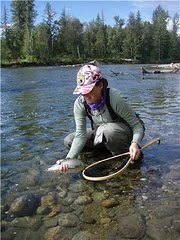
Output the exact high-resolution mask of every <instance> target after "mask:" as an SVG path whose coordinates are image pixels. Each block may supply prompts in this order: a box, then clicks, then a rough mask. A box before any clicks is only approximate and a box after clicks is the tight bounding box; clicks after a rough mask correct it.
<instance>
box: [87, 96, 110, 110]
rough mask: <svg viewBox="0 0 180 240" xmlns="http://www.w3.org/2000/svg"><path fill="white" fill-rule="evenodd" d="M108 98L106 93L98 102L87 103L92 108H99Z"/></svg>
mask: <svg viewBox="0 0 180 240" xmlns="http://www.w3.org/2000/svg"><path fill="white" fill-rule="evenodd" d="M105 100H106V94H103V95H102V96H101V98H100V100H99V102H97V103H87V102H86V104H87V105H88V106H89V107H90V108H91V109H92V110H98V109H99V108H100V107H101V106H102V105H103V104H104V103H105Z"/></svg>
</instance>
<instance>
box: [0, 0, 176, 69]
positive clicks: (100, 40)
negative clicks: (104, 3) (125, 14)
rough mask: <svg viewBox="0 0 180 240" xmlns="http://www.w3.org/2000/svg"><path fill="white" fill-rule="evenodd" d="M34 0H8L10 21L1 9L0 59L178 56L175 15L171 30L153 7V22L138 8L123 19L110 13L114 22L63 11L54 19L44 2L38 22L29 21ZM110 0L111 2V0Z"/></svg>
mask: <svg viewBox="0 0 180 240" xmlns="http://www.w3.org/2000/svg"><path fill="white" fill-rule="evenodd" d="M34 2H35V1H34V0H21V1H19V0H13V1H12V2H11V12H12V19H11V24H10V25H9V24H8V23H9V21H8V14H7V10H6V9H4V14H3V21H2V26H3V29H4V31H3V34H2V36H1V48H2V51H1V55H2V56H1V61H2V62H23V61H29V62H30V61H32V62H34V61H35V62H38V63H46V64H48V63H67V64H70V63H78V62H82V61H87V60H92V59H97V60H99V61H105V62H118V63H122V62H123V61H124V59H131V60H132V61H133V62H136V63H149V62H163V61H171V62H173V61H179V60H180V36H178V34H177V32H178V27H179V15H178V14H175V16H174V17H173V18H172V22H173V29H172V31H168V30H167V23H168V21H169V19H170V17H169V15H168V12H166V11H165V10H164V9H163V8H162V7H161V6H158V7H157V8H156V9H155V10H154V12H153V15H152V23H150V22H147V21H145V22H143V21H142V19H141V14H140V12H139V11H138V12H137V13H136V14H135V13H132V12H131V13H130V14H129V18H128V23H127V25H125V21H124V19H121V18H120V17H119V16H114V21H115V23H114V26H109V25H106V24H105V23H104V16H101V17H100V15H99V14H98V15H97V17H96V19H94V20H92V21H90V22H89V23H81V22H80V20H79V19H77V18H74V17H72V16H69V15H68V14H66V11H65V9H64V10H63V11H62V13H61V15H60V17H59V19H55V17H56V12H55V11H54V10H53V9H52V8H51V5H50V3H48V2H47V4H46V7H45V10H44V13H45V16H44V19H43V22H41V23H39V24H37V25H36V26H35V25H34V23H35V19H36V16H37V12H36V11H35V10H34V7H35V5H34ZM112 4H113V3H112Z"/></svg>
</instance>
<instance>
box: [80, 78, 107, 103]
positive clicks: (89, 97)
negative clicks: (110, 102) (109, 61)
mask: <svg viewBox="0 0 180 240" xmlns="http://www.w3.org/2000/svg"><path fill="white" fill-rule="evenodd" d="M102 89H103V83H102V82H101V83H99V84H98V85H97V86H96V85H95V86H94V88H93V89H92V90H91V92H89V93H88V94H84V95H83V94H82V96H83V97H84V99H85V100H86V102H87V103H89V104H93V103H97V102H99V100H100V98H101V95H102Z"/></svg>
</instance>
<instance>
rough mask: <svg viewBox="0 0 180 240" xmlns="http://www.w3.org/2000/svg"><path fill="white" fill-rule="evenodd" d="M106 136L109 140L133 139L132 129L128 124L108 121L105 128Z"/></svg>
mask: <svg viewBox="0 0 180 240" xmlns="http://www.w3.org/2000/svg"><path fill="white" fill-rule="evenodd" d="M104 137H105V139H106V140H107V142H108V141H117V140H119V141H127V142H129V141H131V138H132V131H131V129H130V128H129V127H128V126H125V125H124V124H119V123H108V124H107V126H106V128H105V130H104Z"/></svg>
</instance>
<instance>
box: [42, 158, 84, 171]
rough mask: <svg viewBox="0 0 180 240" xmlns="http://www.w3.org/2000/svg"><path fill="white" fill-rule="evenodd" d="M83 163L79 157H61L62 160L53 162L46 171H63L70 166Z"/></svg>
mask: <svg viewBox="0 0 180 240" xmlns="http://www.w3.org/2000/svg"><path fill="white" fill-rule="evenodd" d="M83 165H84V163H83V162H82V161H81V160H78V159H61V160H58V161H57V162H56V163H55V164H53V165H52V166H51V167H49V168H47V169H46V171H48V172H49V171H54V172H55V171H60V172H63V171H66V170H68V169H70V168H75V167H78V166H83Z"/></svg>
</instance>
